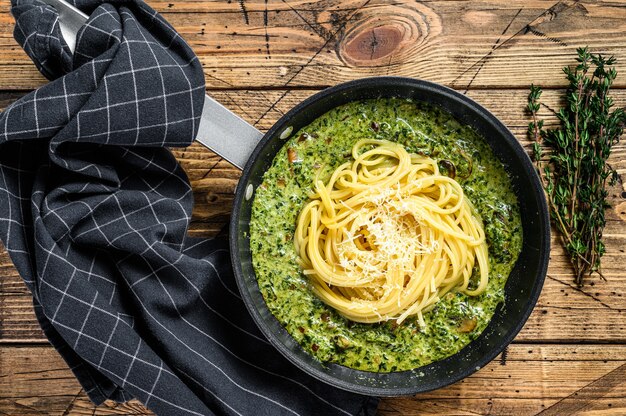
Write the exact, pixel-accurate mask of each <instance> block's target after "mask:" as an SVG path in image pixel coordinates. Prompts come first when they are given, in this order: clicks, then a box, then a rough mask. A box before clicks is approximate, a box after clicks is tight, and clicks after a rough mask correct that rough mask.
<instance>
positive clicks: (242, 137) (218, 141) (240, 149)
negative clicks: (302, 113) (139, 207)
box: [42, 0, 263, 169]
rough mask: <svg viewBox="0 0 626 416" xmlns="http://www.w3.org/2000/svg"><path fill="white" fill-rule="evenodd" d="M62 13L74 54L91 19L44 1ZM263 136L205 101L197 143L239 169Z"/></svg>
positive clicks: (61, 21)
mask: <svg viewBox="0 0 626 416" xmlns="http://www.w3.org/2000/svg"><path fill="white" fill-rule="evenodd" d="M42 1H43V2H44V3H46V4H49V5H50V6H52V7H54V8H55V9H57V11H58V12H59V26H60V28H61V34H62V35H63V39H64V40H65V43H66V44H67V46H68V47H69V48H70V50H71V51H72V53H74V50H75V48H76V35H77V34H78V30H79V29H80V28H81V27H82V26H83V25H84V24H85V22H86V21H87V19H88V18H89V16H87V15H86V14H85V13H83V12H82V11H80V10H79V9H77V8H76V7H74V6H73V5H71V4H70V3H68V2H66V1H64V0H42ZM262 137H263V133H261V132H260V131H259V130H257V129H256V128H255V127H254V126H252V125H250V124H248V123H247V122H246V121H244V120H243V119H241V118H240V117H239V116H237V115H236V114H234V113H233V112H231V111H230V110H228V109H227V108H226V107H224V106H223V105H222V104H220V103H218V102H217V101H215V100H214V99H213V98H211V97H209V96H208V95H206V96H205V99H204V107H203V109H202V118H201V119H200V126H199V127H198V135H197V136H196V140H197V141H198V142H199V143H201V144H202V145H204V146H206V147H207V148H209V149H210V150H212V151H214V152H215V153H217V154H218V155H220V156H221V157H223V158H224V159H226V160H227V161H229V162H230V163H232V164H233V165H235V166H236V167H238V168H239V169H243V167H244V166H245V165H246V162H247V161H248V159H249V157H250V155H251V154H252V151H253V150H254V148H255V147H256V145H257V144H258V143H259V141H260V140H261V138H262Z"/></svg>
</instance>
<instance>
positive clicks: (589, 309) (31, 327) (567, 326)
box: [0, 90, 626, 343]
mask: <svg viewBox="0 0 626 416" xmlns="http://www.w3.org/2000/svg"><path fill="white" fill-rule="evenodd" d="M314 92H315V91H312V90H294V91H288V92H286V91H213V92H212V94H213V95H214V96H215V97H216V98H217V99H218V100H219V101H221V102H222V103H224V104H225V105H226V106H227V107H229V108H230V109H232V110H233V111H235V112H237V113H238V114H240V115H241V116H242V117H244V118H245V119H246V120H248V121H249V122H251V123H254V122H256V121H257V120H258V123H257V127H259V128H260V129H262V130H265V129H267V128H269V127H270V126H271V124H272V123H273V122H274V121H275V120H276V119H277V118H278V117H280V116H281V115H282V114H284V113H285V112H286V111H288V110H289V109H290V108H291V107H292V106H294V105H296V104H297V103H298V102H299V101H301V100H303V99H304V98H306V97H308V96H309V95H311V94H313V93H314ZM561 94H562V91H556V90H548V91H546V92H545V94H544V95H545V103H546V104H547V106H548V107H549V108H552V109H554V108H558V106H559V97H560V96H561ZM468 95H470V96H471V97H473V98H474V99H476V100H477V101H478V102H480V103H481V104H483V105H484V106H485V107H486V108H488V109H489V110H491V111H493V112H494V114H495V115H496V116H498V117H499V118H500V119H501V120H502V121H503V122H504V123H505V124H506V125H507V126H509V128H510V129H511V130H512V131H513V133H514V134H515V135H516V136H517V137H518V139H519V140H520V141H521V142H522V143H523V144H524V145H525V146H526V147H527V148H528V141H527V140H526V138H525V132H526V128H527V120H526V118H525V116H524V112H523V107H524V105H525V95H526V92H525V91H522V90H498V91H484V90H479V91H476V90H471V91H469V92H468ZM614 95H615V100H616V105H618V106H623V105H626V91H622V90H618V91H616V92H615V94H614ZM17 96H18V94H10V95H0V106H1V107H4V106H6V105H7V103H8V102H10V101H11V100H14V99H15V98H16V97H17ZM279 99H280V100H279ZM277 100H278V101H277ZM273 103H276V104H275V105H274V107H273V108H272V110H271V111H268V110H267V109H268V108H269V107H270V106H272V104H273ZM541 115H542V117H545V118H546V125H554V124H555V122H556V119H555V117H554V114H552V113H551V112H550V110H548V108H547V107H546V108H542V112H541ZM174 153H175V154H176V156H177V157H178V159H179V160H180V162H181V163H182V165H183V167H184V168H185V171H186V172H187V174H188V176H189V178H190V180H191V182H192V186H193V188H194V196H195V201H196V204H195V207H194V213H193V221H192V226H191V229H190V233H191V234H192V235H196V236H212V235H215V234H216V233H217V232H218V231H219V230H220V229H221V228H222V227H223V226H224V225H225V224H226V222H227V220H228V217H229V215H230V209H231V206H232V198H233V192H234V189H235V186H236V184H237V180H238V177H239V171H238V170H237V169H236V168H234V167H232V166H231V165H230V164H228V163H227V162H225V161H222V160H221V159H220V158H218V157H217V156H215V155H214V154H213V153H211V152H210V151H208V150H206V149H204V148H203V147H202V146H200V145H198V144H194V145H192V146H191V147H189V148H187V149H177V150H175V151H174ZM611 162H612V163H613V166H615V167H616V168H617V170H618V171H619V173H620V175H621V177H622V179H626V142H622V143H620V144H619V145H618V146H616V148H615V151H614V153H613V156H612V159H611ZM623 192H626V188H625V187H624V185H623V184H622V185H617V186H616V187H615V188H613V189H611V192H610V200H611V204H612V206H613V207H612V208H611V209H609V210H607V214H606V215H607V218H608V225H607V228H606V231H605V240H606V243H607V253H606V254H605V257H604V263H603V264H604V268H603V273H604V274H605V275H606V276H607V278H608V280H607V281H606V282H603V281H601V280H600V279H598V278H594V279H592V281H591V284H589V285H587V286H586V287H585V288H584V289H582V290H579V289H578V288H576V287H575V286H574V285H572V278H571V270H570V268H569V264H568V260H567V258H566V256H565V255H564V251H563V249H562V248H561V246H560V245H559V242H558V240H557V239H556V237H554V238H553V241H552V245H553V250H552V253H551V262H550V267H549V271H548V278H547V280H546V283H545V285H544V288H543V291H542V294H541V297H540V299H539V302H538V305H537V307H536V308H535V310H534V313H533V314H532V315H531V317H530V319H529V321H528V322H527V324H526V326H525V327H524V329H523V330H522V332H521V333H520V334H519V336H518V337H517V338H516V339H517V341H522V342H537V341H554V342H556V341H569V342H577V341H585V342H624V343H626V320H625V319H624V317H625V314H626V273H624V270H626V256H624V249H625V248H626V198H625V196H624V195H625V194H623ZM0 276H2V279H0V343H23V342H45V338H44V337H43V334H42V333H41V330H40V329H39V325H38V323H37V321H36V319H35V316H34V315H33V313H32V302H31V298H30V294H29V293H28V290H27V289H26V287H25V286H24V285H23V283H22V282H21V280H20V278H19V276H18V275H17V273H16V271H15V270H14V268H13V267H12V265H11V263H10V259H9V258H8V255H7V254H6V252H4V251H3V252H2V253H1V254H0Z"/></svg>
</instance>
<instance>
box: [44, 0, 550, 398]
mask: <svg viewBox="0 0 626 416" xmlns="http://www.w3.org/2000/svg"><path fill="white" fill-rule="evenodd" d="M45 2H46V3H49V4H51V5H53V6H54V7H56V8H57V9H58V10H59V11H60V21H61V29H62V33H63V35H64V37H65V38H66V39H67V38H68V37H72V36H73V37H75V36H76V32H77V30H78V28H80V26H81V25H82V23H84V21H85V20H86V16H85V15H84V14H82V12H80V11H78V10H77V9H75V8H73V6H71V5H69V4H68V3H65V2H63V1H62V0H45ZM81 22H82V23H81ZM386 97H399V98H410V99H412V100H414V101H423V102H427V103H429V104H431V105H435V106H439V107H441V108H443V109H444V110H446V111H447V112H449V113H450V114H452V115H453V116H454V117H455V118H456V119H457V120H458V121H459V122H461V123H462V124H466V125H469V126H471V127H473V128H474V129H475V130H476V131H477V132H478V133H479V134H480V135H481V136H482V137H484V138H485V140H486V141H487V143H488V144H489V146H490V147H491V150H492V151H493V152H494V154H495V155H496V157H497V158H498V159H499V160H500V161H502V163H503V164H504V167H505V169H506V171H507V172H508V174H509V176H510V178H511V182H512V186H513V190H514V192H515V194H516V196H517V199H518V201H519V206H520V213H521V219H522V229H523V246H522V251H521V253H520V255H519V258H518V260H517V263H516V264H515V267H514V268H513V271H512V272H511V274H510V275H509V278H508V280H507V283H506V286H505V302H504V304H503V305H500V306H499V307H498V309H497V310H496V312H495V314H494V316H493V318H492V320H491V322H490V323H489V325H488V326H487V328H486V329H485V330H484V331H483V333H482V334H481V335H480V336H479V337H478V338H477V339H476V340H474V341H472V342H471V343H470V344H468V345H467V346H466V347H465V348H463V349H462V350H461V351H459V352H458V353H456V354H454V355H452V356H450V357H448V358H446V359H443V360H441V361H437V362H434V363H432V364H429V365H427V366H424V367H420V368H417V369H415V370H410V371H402V372H392V373H374V372H366V371H360V370H354V369H351V368H347V367H344V366H341V365H337V364H333V363H321V362H319V361H317V360H316V359H314V358H313V357H312V356H311V355H309V354H308V353H307V352H305V351H304V350H303V349H302V348H301V347H300V345H299V344H298V343H297V342H296V341H295V340H294V339H293V338H292V337H291V336H290V335H289V334H288V333H287V331H286V330H285V329H284V328H283V327H282V325H281V324H280V323H279V322H278V320H276V318H275V317H274V316H273V315H272V313H271V312H270V311H269V309H268V307H267V305H266V304H265V301H264V299H263V296H262V294H261V292H260V290H259V287H258V284H257V280H256V276H255V272H254V268H253V267H252V256H251V251H250V241H249V238H248V237H247V236H249V235H250V227H249V225H250V215H251V208H252V202H253V200H254V191H255V189H256V188H257V187H258V186H259V185H260V184H261V183H262V181H263V174H264V173H265V172H266V171H267V169H268V168H269V167H270V166H271V164H272V160H273V159H274V156H275V155H276V153H277V152H278V150H279V149H280V148H281V147H282V146H283V145H284V143H285V140H284V139H285V136H286V135H287V132H292V131H293V132H297V131H298V130H299V129H300V128H302V127H304V126H307V125H308V124H310V123H311V122H312V121H313V120H315V119H316V118H318V117H319V116H321V115H322V114H324V113H326V112H327V111H329V110H331V109H332V108H334V107H337V106H340V105H343V104H346V103H348V102H351V101H356V100H364V99H372V98H386ZM197 140H198V141H199V142H201V143H202V144H204V145H206V146H207V147H209V148H210V149H212V150H213V151H215V152H216V153H218V154H220V155H221V156H223V157H224V158H225V159H227V160H229V161H231V162H232V163H233V164H234V165H236V166H238V167H240V168H241V167H243V174H242V176H241V179H240V180H239V184H238V186H237V190H236V193H235V200H234V206H233V212H232V218H231V222H230V251H231V261H232V265H233V270H234V273H235V278H236V281H237V285H238V286H239V290H240V292H241V295H242V297H243V300H244V302H245V304H246V307H247V308H248V311H249V312H250V314H251V316H252V318H253V319H254V321H255V322H256V324H257V325H258V327H259V328H260V330H261V331H262V332H263V334H264V335H265V336H266V337H267V339H268V340H269V341H270V342H271V343H272V345H274V347H276V348H277V349H278V350H279V351H280V352H281V353H282V354H283V355H284V356H285V357H286V358H287V359H288V360H290V361H291V362H293V363H294V364H295V365H296V366H298V367H300V368H301V369H303V370H304V371H306V372H308V373H309V374H311V375H312V376H314V377H316V378H318V379H320V380H322V381H324V382H326V383H328V384H331V385H334V386H336V387H338V388H341V389H345V390H349V391H353V392H356V393H362V394H368V395H376V396H398V395H409V394H415V393H419V392H424V391H429V390H433V389H437V388H439V387H443V386H445V385H448V384H450V383H453V382H455V381H458V380H460V379H462V378H464V377H466V376H468V375H470V374H471V373H473V372H475V371H477V370H479V369H480V368H481V367H483V366H484V365H485V364H487V363H488V362H489V361H491V360H492V359H493V358H494V357H495V356H496V355H498V354H499V353H500V352H501V351H502V350H503V349H504V348H505V347H506V346H507V345H508V344H509V343H510V342H511V341H512V340H513V338H514V337H515V335H516V334H517V333H518V332H519V331H520V329H521V328H522V326H523V325H524V323H525V322H526V320H527V318H528V316H529V315H530V313H531V311H532V309H533V307H534V305H535V303H536V301H537V298H538V296H539V293H540V292H541V288H542V286H543V281H544V279H545V275H546V270H547V266H548V258H549V253H550V225H549V218H548V210H547V205H546V202H545V198H544V193H543V189H542V185H541V182H540V180H539V178H538V176H537V174H536V172H535V169H534V167H533V164H532V162H531V161H530V159H529V157H528V156H527V154H526V152H525V151H524V149H523V148H522V146H521V145H520V144H519V143H518V142H517V140H516V139H515V137H514V136H513V135H512V134H511V132H510V131H509V130H508V129H507V128H506V127H505V126H504V125H503V124H502V123H501V122H500V121H499V120H498V119H497V118H496V117H495V116H493V115H492V114H491V113H490V112H489V111H487V110H486V109H485V108H483V107H482V106H480V105H479V104H478V103H476V102H474V101H473V100H471V99H469V98H467V97H466V96H464V95H462V94H459V93H457V92H456V91H454V90H451V89H449V88H446V87H444V86H441V85H438V84H435V83H432V82H427V81H422V80H416V79H411V78H400V77H375V78H365V79H360V80H356V81H351V82H347V83H344V84H340V85H337V86H335V87H332V88H328V89H326V90H324V91H321V92H319V93H317V94H315V95H313V96H311V97H310V98H308V99H306V100H305V101H303V102H302V103H300V104H299V105H297V106H295V107H294V108H293V109H291V111H289V112H288V113H287V114H285V115H284V116H283V117H282V118H281V119H280V120H278V121H277V122H276V124H274V126H273V127H272V128H271V129H270V130H269V131H268V132H267V133H266V134H265V135H263V134H262V133H260V132H258V130H256V129H255V128H254V127H252V126H250V125H249V124H247V123H246V122H245V121H243V120H241V119H240V118H239V117H237V116H236V115H234V114H233V113H231V112H229V111H228V110H226V109H225V108H224V107H223V106H221V105H220V104H219V103H217V102H216V101H214V100H213V99H212V98H210V97H208V96H207V99H206V102H205V106H204V111H203V116H202V121H201V123H200V128H199V136H198V138H197Z"/></svg>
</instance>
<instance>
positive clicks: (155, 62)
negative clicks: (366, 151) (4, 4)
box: [0, 0, 376, 415]
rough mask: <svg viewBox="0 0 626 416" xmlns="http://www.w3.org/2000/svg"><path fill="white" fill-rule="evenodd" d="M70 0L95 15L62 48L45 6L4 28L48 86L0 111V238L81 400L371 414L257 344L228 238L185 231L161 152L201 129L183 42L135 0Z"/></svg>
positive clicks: (212, 409)
mask: <svg viewBox="0 0 626 416" xmlns="http://www.w3.org/2000/svg"><path fill="white" fill-rule="evenodd" d="M76 5H77V6H78V7H79V8H81V9H83V10H84V11H85V12H87V13H89V14H90V15H91V17H90V19H89V21H88V23H87V24H86V25H85V26H84V27H83V29H81V31H80V33H79V37H78V41H77V47H76V53H75V54H74V55H72V54H71V52H70V51H69V49H68V48H67V46H66V45H65V43H64V41H63V40H62V38H61V36H60V29H59V24H58V15H57V13H56V12H55V10H54V9H53V8H51V7H49V6H46V5H44V4H43V3H40V2H39V1H38V0H13V14H14V16H15V18H16V20H17V24H16V28H15V36H16V38H17V39H18V41H19V42H20V43H21V44H22V45H23V46H24V49H25V50H26V52H27V53H28V54H29V55H30V56H31V57H32V58H33V60H34V61H35V63H36V64H37V66H38V67H39V69H40V70H41V72H42V73H44V74H45V75H46V76H47V77H48V78H50V79H52V80H53V81H51V82H50V83H49V84H47V85H45V86H43V87H41V88H39V89H38V90H36V91H34V92H32V93H30V94H28V95H26V96H25V97H24V98H22V99H20V100H19V101H17V102H16V103H14V104H12V105H11V106H9V107H8V108H7V109H6V110H5V111H4V113H2V115H1V117H0V238H1V239H2V241H3V242H4V244H5V246H6V248H7V250H8V251H9V253H10V255H11V258H12V259H13V262H14V263H15V266H16V267H17V269H18V270H19V272H20V274H21V275H22V277H23V278H24V281H25V282H26V284H27V285H28V287H29V288H30V290H31V291H32V293H33V296H34V305H35V312H36V314H37V317H38V318H39V321H40V323H41V326H42V327H43V329H44V331H45V333H46V335H47V336H48V337H49V338H50V341H51V342H52V344H53V345H54V346H55V347H56V348H57V349H58V350H59V352H60V353H61V355H62V356H63V358H65V360H66V361H67V362H68V364H69V365H70V367H71V368H72V370H73V371H74V373H75V374H76V376H77V377H78V379H79V380H80V382H81V384H82V385H83V387H84V389H85V391H86V392H87V394H88V395H89V397H90V398H91V399H92V400H93V401H94V402H96V403H101V402H102V401H104V400H105V399H109V398H110V399H114V400H117V401H125V400H129V399H131V398H133V397H134V398H137V399H139V400H140V401H142V402H143V403H145V404H146V405H147V406H148V408H150V409H152V410H153V411H155V412H156V413H158V414H162V415H178V414H195V415H207V414H229V415H230V414H241V415H259V414H267V415H279V414H300V415H312V414H315V415H331V414H346V415H353V414H362V415H365V414H370V413H373V412H374V409H375V407H376V399H372V398H366V397H363V396H358V395H353V394H349V393H346V392H343V391H340V390H337V389H334V388H331V387H329V386H327V385H325V384H322V383H320V382H317V381H316V380H314V379H312V378H311V377H309V376H307V375H306V374H304V373H303V372H302V371H300V370H299V369H298V368H296V367H295V366H293V365H291V364H290V363H289V362H287V361H286V360H285V359H284V358H283V357H282V356H281V355H280V354H279V353H278V352H276V351H275V350H274V348H272V346H271V345H269V344H268V342H267V341H266V340H265V339H264V338H263V336H262V335H261V333H260V332H259V331H258V329H257V328H256V326H255V325H254V323H253V322H252V320H251V318H250V316H249V315H248V313H247V311H246V308H245V306H244V304H243V302H242V300H241V298H240V296H239V294H238V293H237V287H236V285H235V282H234V277H233V274H232V271H231V269H230V261H229V254H228V251H227V244H226V241H225V239H224V238H218V239H215V240H198V239H192V238H189V237H187V236H186V231H187V227H188V225H189V220H190V215H191V209H192V192H191V188H190V186H189V182H188V180H187V178H186V176H185V173H184V172H183V170H182V169H181V167H180V166H179V165H178V163H177V162H176V160H175V159H174V157H173V156H172V155H171V154H170V152H169V151H168V150H167V149H166V148H165V146H187V145H189V144H190V143H191V141H192V139H193V138H194V136H195V133H196V130H197V128H198V123H199V116H200V114H201V111H202V105H203V101H204V99H203V95H204V76H203V73H202V68H201V67H200V63H199V62H198V59H197V58H196V56H195V55H194V54H193V52H192V51H191V49H190V48H189V47H188V46H187V45H186V44H185V42H184V41H183V40H182V39H181V38H180V36H179V35H178V34H177V33H176V31H174V30H173V29H172V27H171V26H169V25H168V24H167V22H165V21H164V20H163V19H162V18H161V16H159V15H158V14H157V13H156V12H155V11H154V10H152V9H151V8H150V7H148V6H147V5H145V4H144V3H142V2H141V1H131V0H126V1H124V0H114V1H111V2H110V3H109V4H100V1H99V0H77V4H76Z"/></svg>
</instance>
